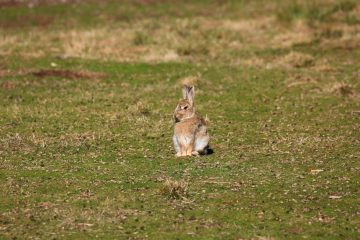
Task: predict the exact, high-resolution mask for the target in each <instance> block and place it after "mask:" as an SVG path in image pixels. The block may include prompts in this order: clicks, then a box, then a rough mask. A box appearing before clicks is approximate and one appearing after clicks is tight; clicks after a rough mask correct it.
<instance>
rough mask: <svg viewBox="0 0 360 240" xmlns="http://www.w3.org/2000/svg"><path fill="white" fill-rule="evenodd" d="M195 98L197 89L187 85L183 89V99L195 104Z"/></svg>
mask: <svg viewBox="0 0 360 240" xmlns="http://www.w3.org/2000/svg"><path fill="white" fill-rule="evenodd" d="M194 97H195V87H194V86H187V85H185V86H184V87H183V98H184V99H187V100H189V102H190V103H191V104H193V103H194Z"/></svg>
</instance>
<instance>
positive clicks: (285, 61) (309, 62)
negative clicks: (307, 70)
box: [279, 52, 315, 68]
mask: <svg viewBox="0 0 360 240" xmlns="http://www.w3.org/2000/svg"><path fill="white" fill-rule="evenodd" d="M279 63H280V64H281V65H286V66H290V67H294V68H304V67H310V66H313V65H314V64H315V60H314V57H313V56H311V55H309V54H304V53H300V52H290V53H289V54H287V55H285V56H284V57H283V58H281V59H280V60H279Z"/></svg>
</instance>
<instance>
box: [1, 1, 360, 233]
mask: <svg viewBox="0 0 360 240" xmlns="http://www.w3.org/2000/svg"><path fill="white" fill-rule="evenodd" d="M144 2H145V1H144ZM263 4H264V2H262V1H254V2H252V3H249V4H247V3H246V2H245V1H228V2H225V3H222V4H221V3H220V2H218V1H199V2H197V1H196V2H187V4H181V5H174V4H171V3H169V2H166V1H165V3H164V2H161V1H160V2H155V3H151V4H144V3H131V2H126V1H125V2H122V3H115V2H106V3H104V4H103V5H100V7H99V9H101V10H98V12H95V13H94V12H91V10H94V9H96V6H97V4H96V2H90V3H81V4H80V5H81V6H83V7H82V8H74V7H73V5H71V4H64V5H41V6H35V7H34V8H26V7H23V6H18V7H12V8H6V10H8V11H6V14H4V15H2V14H0V16H1V17H0V22H1V23H3V24H0V26H1V27H2V29H1V30H0V31H1V32H2V33H3V34H4V35H3V36H4V38H3V39H7V38H6V37H9V38H11V37H19V36H23V34H31V32H32V31H34V32H35V33H37V32H36V31H38V30H39V31H41V33H42V34H44V36H43V38H41V39H42V40H40V42H38V43H37V42H36V41H35V40H29V45H26V46H25V45H21V44H23V43H21V42H18V41H13V42H10V41H9V44H10V43H11V44H12V46H11V51H8V50H9V48H7V46H10V45H6V44H4V45H2V44H1V43H0V99H1V101H0V179H1V180H0V191H1V194H0V238H4V239H12V238H18V239H27V238H40V239H46V238H51V239H57V238H60V239H63V238H65V239H69V238H70V239H78V238H80V239H82V238H89V239H92V238H95V237H97V238H101V239H302V238H309V239H357V238H359V227H358V226H359V219H358V213H359V209H358V205H359V198H358V195H359V190H358V189H359V177H358V172H359V167H360V165H359V161H358V159H359V150H358V149H359V147H360V144H359V139H360V134H359V126H360V121H359V116H360V115H359V110H360V104H359V90H360V89H359V88H360V86H359V80H358V79H359V69H360V64H359V59H360V51H359V48H357V47H356V46H357V45H356V44H357V38H356V34H353V35H351V33H352V32H353V31H352V30H353V29H356V28H358V23H357V22H356V21H352V22H347V21H345V22H344V19H348V18H347V17H345V18H340V19H338V18H336V17H335V15H333V14H336V12H338V11H340V10H341V11H343V12H347V13H348V14H349V16H354V15H353V14H354V12H353V11H354V9H356V8H358V7H359V5H356V4H355V3H353V2H351V3H350V2H345V1H344V2H342V3H339V4H335V3H333V2H332V1H329V2H328V1H323V2H322V3H321V4H322V5H321V6H326V8H321V9H320V8H317V7H316V6H315V5H314V6H313V8H314V9H317V10H316V11H321V12H326V13H327V14H328V17H327V18H318V17H313V16H314V15H311V14H308V12H309V11H310V10H309V11H308V10H306V8H303V7H302V6H303V5H298V6H299V7H298V8H299V9H300V10H296V11H295V10H292V12H291V11H290V13H287V14H290V17H283V16H281V14H282V13H279V12H276V11H275V10H274V11H270V12H269V11H268V12H266V11H264V10H259V9H261V8H260V6H264V5H263ZM297 4H299V3H297ZM266 6H267V8H268V9H280V10H277V11H280V12H281V11H283V9H286V8H287V7H288V6H289V2H287V1H273V2H270V3H268V5H266ZM279 6H281V8H280V7H279ZM145 8H150V9H152V10H154V11H153V15H152V14H150V13H149V11H147V10H145ZM290 8H291V9H293V7H290ZM49 9H51V11H50V10H49ZM129 9H130V10H131V11H125V10H129ZM215 9H219V11H218V12H217V13H214V12H215V11H214V10H215ZM329 9H330V10H331V9H332V10H331V11H330V10H329ZM334 9H335V10H334ZM339 9H340V10H339ZM118 11H122V12H124V14H125V13H126V14H128V15H129V17H128V18H127V20H124V19H122V20H114V21H113V20H111V19H113V18H114V19H116V16H114V12H118ZM311 11H312V10H311ZM311 11H310V12H311ZM314 11H315V10H314ZM75 12H76V13H78V14H74V13H75ZM150 12H151V11H150ZM169 12H170V13H169ZM298 12H300V13H301V12H306V14H302V13H301V14H300V13H299V14H297V13H298ZM63 13H64V15H63ZM176 13H177V14H176ZM200 13H202V14H203V15H200V16H199V14H200ZM27 14H30V15H31V16H34V17H35V18H36V17H38V16H40V15H41V14H44V15H49V16H51V17H56V18H55V19H56V20H54V21H52V22H50V23H48V25H46V26H40V25H37V23H33V22H26V23H24V24H23V25H21V26H19V25H18V24H17V23H16V20H14V19H16V18H17V17H16V16H20V15H27ZM93 14H94V15H96V16H100V15H101V16H102V17H100V18H99V19H100V20H99V21H95V20H94V19H92V20H91V19H90V18H91V16H92V15H93ZM279 14H280V15H279ZM300 15H301V17H300V21H301V18H305V19H306V20H308V21H306V22H307V23H306V24H308V25H309V26H310V27H309V28H310V29H312V30H308V31H310V35H311V39H312V41H307V40H304V42H295V43H294V44H290V45H283V43H282V42H273V43H272V45H263V43H262V42H261V40H259V39H257V38H253V37H251V38H248V36H245V35H244V36H240V35H241V31H250V30H247V29H245V30H241V31H239V32H236V30H229V29H228V30H226V29H225V30H224V29H223V28H222V26H223V25H221V24H222V23H221V22H216V21H223V20H224V21H233V22H231V23H232V24H234V23H243V22H242V21H249V20H254V21H257V20H259V19H260V20H259V21H262V20H261V19H262V18H263V17H265V18H266V17H273V18H274V19H275V20H274V21H275V22H272V24H275V25H274V28H273V27H271V28H266V27H265V30H264V28H263V27H257V25H256V26H255V29H257V30H259V29H260V30H261V29H262V30H261V31H263V32H262V33H263V34H264V41H265V40H266V41H267V40H271V41H273V40H274V39H275V38H276V36H278V35H280V34H284V33H286V34H287V33H296V31H297V29H296V27H294V25H293V24H294V21H295V22H296V21H299V19H298V16H300ZM325 15H326V14H325ZM134 16H135V17H134ZM279 16H280V17H279ZM331 16H332V17H331ZM159 17H163V18H164V19H167V20H168V22H166V24H167V25H166V26H165V27H164V26H162V25H161V24H160V26H159V25H157V24H159V21H158V18H159ZM199 17H200V18H199ZM222 18H224V19H222ZM129 19H130V20H129ZM314 19H316V20H314ZM329 19H331V21H330V20H329ZM117 21H119V22H117ZM211 21H215V22H216V23H217V24H219V25H216V24H215V25H214V26H213V29H210V30H209V29H208V28H206V27H204V25H203V24H204V23H208V22H211ZM237 21H238V22H237ZM313 21H319V22H320V25H317V24H313ZM8 22H13V23H14V26H12V27H8V25H6V24H8ZM20 22H22V21H20ZM284 22H285V23H286V24H285V26H284ZM60 23H64V25H61V24H60ZM105 23H109V25H112V28H114V29H115V28H117V27H118V26H121V27H122V28H123V29H124V30H126V31H130V32H129V34H132V33H134V35H131V37H129V38H126V39H128V41H129V42H126V44H128V45H126V47H125V48H124V49H126V50H127V49H130V50H131V49H133V47H135V48H137V47H140V48H147V47H148V48H149V49H152V51H153V50H154V49H156V47H157V46H160V45H161V44H162V43H165V44H167V48H168V49H172V50H174V49H175V51H178V54H179V56H178V57H177V58H175V59H174V60H171V61H162V60H161V58H158V60H157V61H144V60H142V58H141V57H142V54H143V52H136V51H135V53H131V54H133V55H131V56H132V58H131V59H132V60H130V61H122V60H123V58H122V57H120V58H119V57H118V56H117V55H115V54H114V55H112V54H113V53H112V52H109V53H108V54H109V55H110V56H109V57H107V56H104V55H96V57H94V58H88V57H62V56H59V55H58V51H54V50H52V48H56V47H57V46H58V45H57V44H61V41H62V40H61V38H60V40H59V39H58V40H59V41H60V42H59V43H54V44H53V43H48V42H47V41H45V40H46V39H52V38H53V37H54V35H51V34H56V33H57V31H66V30H67V29H66V26H68V27H69V28H70V31H71V30H74V31H75V30H78V29H96V28H98V27H101V26H102V24H105ZM164 24H165V23H164ZM264 24H265V26H266V24H267V23H266V22H265V23H264ZM343 24H345V25H346V28H345V27H344V25H343ZM5 25H6V27H4V26H5ZM15 25H16V26H15ZM64 26H65V27H64ZM133 26H136V29H135V30H134V31H133V32H132V30H133ZM148 26H153V27H155V28H156V29H158V31H160V34H163V31H165V30H164V28H166V27H168V26H169V27H170V28H171V30H169V31H170V32H172V31H173V29H177V30H176V31H178V33H177V34H179V35H174V36H177V37H178V38H177V39H180V40H179V41H180V43H179V45H176V43H172V41H171V39H170V40H163V41H164V42H161V41H160V40H159V39H158V38H157V36H155V35H156V34H157V32H156V31H153V30H148V29H147V27H148ZM225 26H227V25H226V24H225ZM241 26H242V25H241ZM272 26H273V25H272ZM34 28H38V30H36V29H35V30H34ZM242 29H243V28H242ZM349 29H351V30H349ZM26 31H28V32H29V33H26ZM166 31H167V30H166ZM166 31H165V32H166ZM197 31H198V32H199V34H200V35H202V34H203V35H204V36H203V37H199V35H198V32H197ZM336 31H337V32H336ZM189 32H191V33H189ZM339 32H342V34H339ZM249 33H250V35H251V32H249ZM343 33H345V35H343ZM48 34H49V38H47V35H48ZM81 34H82V33H79V36H80V37H81V36H82V35H81ZM183 34H185V35H183ZM186 34H190V36H187V35H186ZM206 34H210V35H206ZM108 36H110V37H111V36H113V35H111V34H110V33H109V35H108ZM164 36H166V35H164ZM216 36H218V37H216ZM251 36H253V35H251ZM254 36H255V35H254ZM344 36H346V37H347V38H344ZM296 38H297V37H296ZM154 39H155V40H154ZM24 41H25V40H24ZM84 41H85V40H84ZM93 41H95V42H96V41H100V40H97V38H94V39H93ZM159 41H160V42H159ZM236 41H237V43H241V44H242V45H241V46H243V47H236V46H237V45H236V44H235V47H234V42H236ZM271 41H269V42H271ZM36 44H40V45H41V44H43V47H44V54H40V55H39V56H38V55H36V54H35V53H37V52H36V49H34V48H33V46H35V45H36ZM85 44H86V43H85ZM110 44H112V43H110ZM217 46H218V47H217ZM219 46H220V47H219ZM219 48H220V49H219ZM130 50H129V51H130ZM82 51H83V52H82ZM86 51H87V50H86V49H84V50H81V51H80V50H79V53H84V54H85V55H84V56H87V55H86ZM99 51H101V49H99ZM129 56H130V55H129ZM109 58H110V59H112V60H109ZM159 59H160V60H159ZM304 62H305V63H306V64H303V63H304ZM40 70H48V71H47V72H46V71H44V72H45V74H44V75H43V76H40V75H39V71H40ZM54 70H55V71H54ZM64 70H67V72H64ZM46 73H47V74H46ZM99 73H101V74H99ZM56 75H59V76H56ZM188 77H192V79H195V80H194V82H195V83H196V90H197V95H196V108H197V111H198V113H199V114H201V115H203V116H205V115H207V116H208V117H209V119H210V125H209V132H210V135H211V146H212V148H213V149H214V154H212V155H209V156H203V157H193V158H176V157H175V156H174V154H175V153H174V150H173V146H172V142H171V138H172V131H173V122H172V113H173V110H174V108H175V106H176V103H177V101H178V99H179V98H180V95H181V84H180V83H181V82H182V81H184V78H188ZM169 182H170V185H169ZM178 183H181V184H180V187H179V188H180V189H179V191H178V192H177V193H176V194H173V193H170V191H169V190H166V189H169V188H171V187H173V185H171V184H174V185H176V184H178ZM184 186H186V187H184ZM164 189H165V190H164ZM170 190H171V189H170Z"/></svg>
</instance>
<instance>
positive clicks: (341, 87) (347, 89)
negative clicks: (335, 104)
mask: <svg viewBox="0 0 360 240" xmlns="http://www.w3.org/2000/svg"><path fill="white" fill-rule="evenodd" d="M329 90H330V92H331V93H335V94H338V95H341V96H342V97H355V96H356V93H355V91H354V88H353V87H352V86H351V85H349V84H347V83H344V82H337V83H335V84H334V85H332V86H331V87H330V88H329Z"/></svg>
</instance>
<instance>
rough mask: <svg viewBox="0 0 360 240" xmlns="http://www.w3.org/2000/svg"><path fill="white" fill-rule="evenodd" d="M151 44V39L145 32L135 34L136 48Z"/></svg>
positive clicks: (134, 42)
mask: <svg viewBox="0 0 360 240" xmlns="http://www.w3.org/2000/svg"><path fill="white" fill-rule="evenodd" d="M149 42H150V38H149V37H148V36H147V35H146V34H144V33H143V32H139V31H138V32H135V34H134V38H133V44H134V45H136V46H140V45H146V44H148V43H149Z"/></svg>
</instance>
